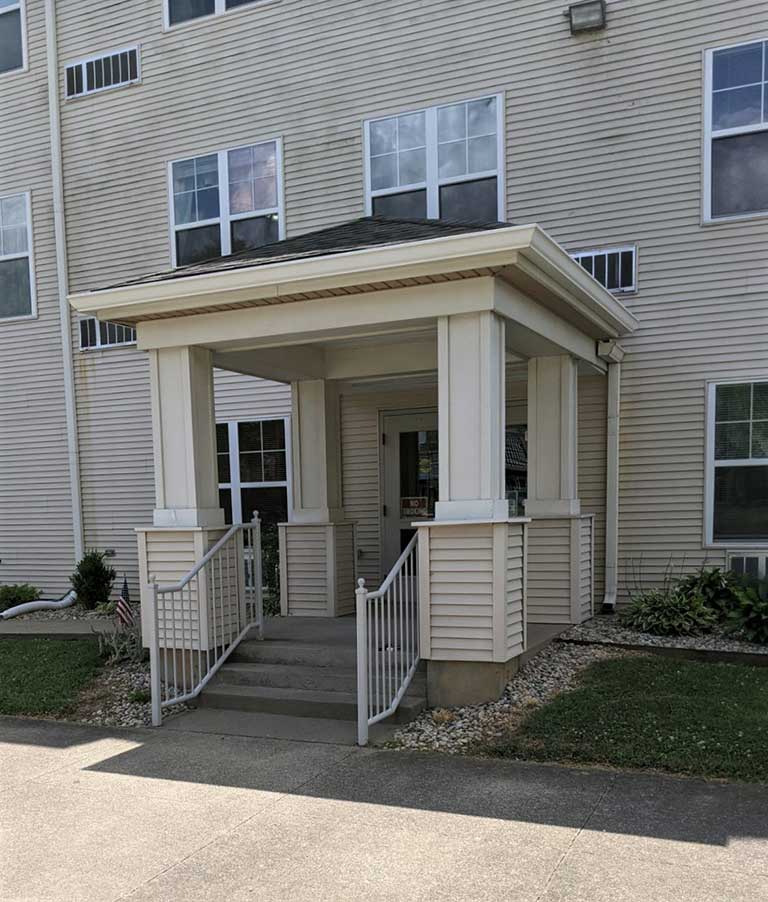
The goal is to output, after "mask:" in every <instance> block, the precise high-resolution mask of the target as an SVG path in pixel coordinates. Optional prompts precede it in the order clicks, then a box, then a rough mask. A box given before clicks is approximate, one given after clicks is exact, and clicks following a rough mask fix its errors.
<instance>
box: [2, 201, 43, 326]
mask: <svg viewBox="0 0 768 902" xmlns="http://www.w3.org/2000/svg"><path fill="white" fill-rule="evenodd" d="M31 220H32V215H31V206H30V200H29V195H28V194H10V195H8V196H7V197H0V319H16V318H18V317H23V316H34V314H35V280H34V272H33V266H32V238H31V235H30V227H29V224H30V222H31Z"/></svg>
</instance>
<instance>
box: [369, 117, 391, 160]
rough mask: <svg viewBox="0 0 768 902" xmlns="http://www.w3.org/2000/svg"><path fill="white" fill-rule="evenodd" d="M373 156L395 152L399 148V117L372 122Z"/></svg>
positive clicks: (371, 141) (371, 140)
mask: <svg viewBox="0 0 768 902" xmlns="http://www.w3.org/2000/svg"><path fill="white" fill-rule="evenodd" d="M370 143H371V156H380V155H381V154H385V153H394V152H395V151H396V150H397V119H381V120H379V121H378V122H372V123H371V128H370Z"/></svg>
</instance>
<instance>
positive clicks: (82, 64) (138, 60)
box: [64, 44, 141, 102]
mask: <svg viewBox="0 0 768 902" xmlns="http://www.w3.org/2000/svg"><path fill="white" fill-rule="evenodd" d="M133 50H135V51H136V78H131V79H129V80H128V81H121V82H119V83H118V84H116V85H107V87H102V88H92V89H91V90H88V89H87V88H86V87H85V86H86V77H85V67H86V65H87V64H88V63H93V62H96V60H101V59H104V58H105V57H108V56H116V55H117V54H119V53H130V52H131V51H133ZM73 66H80V67H81V69H82V77H83V91H82V92H81V93H80V94H73V95H72V96H71V97H70V96H68V95H67V71H68V70H69V69H71V68H72V67H73ZM138 84H141V44H130V45H129V46H127V47H118V48H117V49H115V50H105V51H104V52H103V53H94V54H92V55H91V56H84V57H82V58H81V59H77V60H72V61H71V62H69V63H66V64H65V66H64V99H65V100H66V101H67V102H70V101H73V100H80V99H82V98H83V97H90V96H91V95H92V94H103V93H104V91H114V90H115V89H117V88H127V87H130V86H131V85H138Z"/></svg>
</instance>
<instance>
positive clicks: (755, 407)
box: [752, 382, 768, 420]
mask: <svg viewBox="0 0 768 902" xmlns="http://www.w3.org/2000/svg"><path fill="white" fill-rule="evenodd" d="M752 391H753V396H752V419H754V420H768V382H755V384H754V385H753V386H752Z"/></svg>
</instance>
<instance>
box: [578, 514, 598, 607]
mask: <svg viewBox="0 0 768 902" xmlns="http://www.w3.org/2000/svg"><path fill="white" fill-rule="evenodd" d="M580 524H581V525H580V529H579V572H578V577H579V602H580V603H579V610H580V613H581V619H582V621H584V620H589V618H590V617H591V616H592V614H593V613H594V598H595V576H594V569H595V568H594V564H593V542H594V532H595V519H594V517H582V519H581V521H580Z"/></svg>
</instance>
